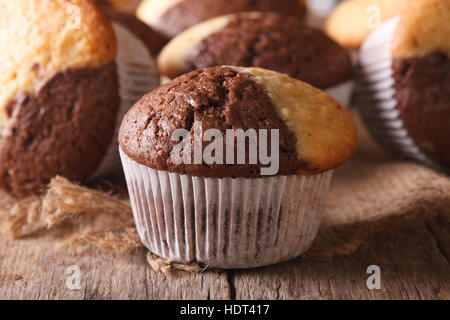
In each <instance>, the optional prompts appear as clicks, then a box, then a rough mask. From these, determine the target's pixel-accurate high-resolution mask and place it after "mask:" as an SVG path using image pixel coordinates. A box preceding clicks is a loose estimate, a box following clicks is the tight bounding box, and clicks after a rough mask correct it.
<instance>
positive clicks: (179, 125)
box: [119, 67, 357, 268]
mask: <svg viewBox="0 0 450 320" xmlns="http://www.w3.org/2000/svg"><path fill="white" fill-rule="evenodd" d="M239 132H240V133H241V135H240V137H241V138H242V139H240V138H239V137H237V138H236V134H237V135H238V136H239ZM180 134H181V135H180ZM179 138H181V141H180V139H179ZM235 138H236V139H235ZM356 139H357V137H356V129H355V126H354V124H353V122H352V120H351V118H350V115H349V114H348V112H347V111H346V110H345V108H343V107H342V106H340V105H339V104H338V103H337V102H336V101H335V100H334V99H333V98H331V97H330V96H328V95H327V94H326V93H325V92H323V91H321V90H319V89H316V88H314V87H312V86H310V85H309V84H306V83H304V82H301V81H299V80H295V79H293V78H290V77H289V76H287V75H283V74H280V73H277V72H273V71H269V70H265V69H259V68H242V67H211V68H206V69H199V70H196V71H192V72H190V73H187V74H185V75H182V76H180V77H178V78H176V79H174V80H172V81H171V82H169V83H167V84H165V85H162V86H161V87H159V88H157V89H155V90H153V91H152V92H150V93H149V94H148V95H146V96H145V97H144V98H143V99H142V100H141V101H139V102H138V103H137V104H136V105H135V106H134V107H133V108H132V109H131V110H130V111H129V112H128V113H127V115H126V116H125V117H124V120H123V122H122V125H121V128H120V132H119V144H120V148H121V157H122V163H123V167H124V171H125V176H126V179H127V185H128V190H129V192H130V199H131V204H132V208H133V213H134V217H135V221H136V226H137V229H138V231H139V234H140V236H141V240H142V242H143V243H144V244H145V245H146V246H147V247H148V248H149V249H150V250H151V251H152V252H153V253H155V254H157V255H159V256H162V257H165V258H169V259H172V260H174V261H180V262H185V263H188V262H197V263H202V264H205V265H209V266H211V267H218V268H250V267H257V266H264V265H268V264H273V263H277V262H281V261H285V260H288V259H291V258H295V257H297V256H299V255H300V254H301V253H303V252H304V251H305V250H306V249H307V248H308V247H309V246H310V245H311V243H312V241H313V239H314V237H315V235H316V234H317V231H318V228H319V225H320V220H321V212H322V209H323V206H324V204H325V199H326V196H327V192H328V187H329V183H330V180H331V177H332V173H333V170H332V169H334V168H336V167H338V166H340V165H341V164H343V163H344V162H345V161H346V160H347V159H348V158H349V157H350V156H351V155H352V153H353V152H354V150H355V147H356ZM238 141H240V143H239V142H238ZM213 149H214V150H213ZM199 150H200V151H199ZM220 150H225V152H221V151H220ZM198 152H200V153H198ZM198 154H199V155H200V157H197V155H198ZM269 154H270V156H269V157H268V158H266V156H268V155H269ZM180 159H183V161H180ZM239 159H241V160H239ZM198 160H199V161H198ZM266 160H269V161H266ZM274 163H276V165H274ZM273 168H275V170H273V171H270V173H269V172H267V171H266V170H267V169H273Z"/></svg>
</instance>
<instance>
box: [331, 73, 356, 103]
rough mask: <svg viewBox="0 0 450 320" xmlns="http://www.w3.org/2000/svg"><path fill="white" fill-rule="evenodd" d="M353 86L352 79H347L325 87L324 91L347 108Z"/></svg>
mask: <svg viewBox="0 0 450 320" xmlns="http://www.w3.org/2000/svg"><path fill="white" fill-rule="evenodd" d="M354 86H355V83H354V82H353V80H349V81H347V82H344V83H341V84H339V85H337V86H334V87H331V88H328V89H325V92H326V93H328V94H329V95H330V96H332V97H333V98H334V99H335V100H336V101H337V102H339V104H341V105H342V106H343V107H346V108H348V107H349V106H350V102H351V98H352V93H353V88H354Z"/></svg>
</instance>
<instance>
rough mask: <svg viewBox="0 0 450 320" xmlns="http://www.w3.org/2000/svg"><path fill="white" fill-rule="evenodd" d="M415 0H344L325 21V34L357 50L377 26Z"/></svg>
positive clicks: (342, 44) (344, 45)
mask: <svg viewBox="0 0 450 320" xmlns="http://www.w3.org/2000/svg"><path fill="white" fill-rule="evenodd" d="M413 1H415V0H345V1H342V3H340V4H339V5H338V6H337V7H336V8H335V9H334V11H333V12H332V13H331V15H330V16H329V17H328V19H327V20H326V24H325V31H326V33H327V34H328V35H329V36H330V37H331V38H333V39H334V40H335V41H336V42H338V43H339V44H340V45H341V46H343V47H345V48H349V49H358V48H359V47H360V46H361V44H362V43H363V41H364V40H365V39H366V38H367V36H368V35H369V34H370V33H371V32H372V31H373V30H375V29H376V27H378V25H379V24H381V23H383V22H385V21H387V20H389V19H390V18H392V17H394V16H396V15H398V14H400V13H401V12H402V11H403V10H404V9H405V8H406V6H407V5H408V4H409V3H411V2H413Z"/></svg>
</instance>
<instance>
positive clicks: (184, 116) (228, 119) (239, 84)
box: [119, 67, 356, 177]
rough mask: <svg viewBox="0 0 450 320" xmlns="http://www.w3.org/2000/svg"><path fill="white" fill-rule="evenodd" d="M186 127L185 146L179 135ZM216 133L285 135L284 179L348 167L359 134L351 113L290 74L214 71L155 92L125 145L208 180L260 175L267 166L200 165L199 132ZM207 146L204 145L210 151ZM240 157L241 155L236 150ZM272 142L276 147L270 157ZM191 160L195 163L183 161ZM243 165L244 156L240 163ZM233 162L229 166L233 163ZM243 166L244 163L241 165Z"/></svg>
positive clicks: (137, 110)
mask: <svg viewBox="0 0 450 320" xmlns="http://www.w3.org/2000/svg"><path fill="white" fill-rule="evenodd" d="M178 129H184V130H186V131H185V132H186V133H185V137H184V139H185V141H187V143H186V144H184V146H183V148H181V149H180V148H177V147H176V146H177V145H179V142H180V141H178V140H174V139H173V133H174V132H175V131H176V130H178ZM209 129H216V130H217V131H218V132H220V133H221V134H222V139H219V140H218V141H216V142H218V143H220V144H223V145H224V146H226V144H227V137H228V136H229V135H230V134H231V133H230V131H228V130H238V129H242V130H243V131H245V132H246V131H247V130H248V129H255V130H256V131H257V132H259V129H261V130H262V129H267V131H268V132H269V134H268V141H271V138H272V136H271V135H273V134H274V133H273V131H271V130H272V129H277V130H278V131H279V153H278V154H279V171H278V173H277V174H279V175H290V174H299V173H305V174H308V173H318V172H322V171H325V170H329V169H333V168H335V167H337V166H339V165H341V164H342V163H343V162H344V161H345V160H347V158H348V157H349V156H350V155H351V154H352V153H353V151H354V149H355V145H356V129H355V127H354V125H353V122H352V120H351V118H350V116H349V114H348V112H347V111H346V110H345V109H344V108H343V107H341V106H340V105H339V104H338V103H337V102H336V101H334V100H333V99H332V98H331V97H329V96H328V95H327V94H326V93H324V92H322V91H320V90H318V89H316V88H314V87H312V86H310V85H307V84H305V83H303V82H301V81H298V80H295V79H292V78H290V77H288V76H286V75H282V74H279V73H276V72H272V71H268V70H264V69H258V68H233V67H211V68H206V69H200V70H196V71H193V72H190V73H187V74H185V75H182V76H180V77H178V78H176V79H174V80H172V81H171V82H169V83H167V84H165V85H163V86H161V87H159V88H157V89H155V90H154V91H152V92H150V93H149V94H148V95H146V96H145V97H144V98H143V99H142V100H141V101H139V102H138V103H137V104H136V105H135V106H134V107H133V108H132V109H131V110H130V111H129V112H128V113H127V115H126V116H125V117H124V119H123V122H122V125H121V128H120V132H119V144H120V146H121V148H122V150H123V151H124V152H125V154H126V155H128V156H129V157H130V158H131V159H133V160H135V161H137V162H138V163H141V164H143V165H146V166H148V167H151V168H154V169H159V170H167V171H170V172H178V173H183V174H192V175H194V176H205V177H259V176H261V172H260V170H259V169H261V167H263V166H262V165H261V164H252V163H251V161H249V152H248V149H250V146H249V145H248V144H246V148H247V149H246V152H245V157H246V161H245V164H239V163H237V162H236V161H234V162H233V164H226V163H225V162H224V163H223V164H222V163H217V162H216V163H210V164H207V163H205V161H202V162H201V163H196V162H195V161H193V159H192V157H193V155H194V154H195V150H194V149H195V148H196V146H195V142H193V141H195V138H196V135H200V136H203V135H204V134H205V133H206V132H207V131H208V130H209ZM208 144H209V143H207V142H205V141H204V140H203V141H201V147H202V148H203V149H204V148H207V147H208ZM232 148H234V152H233V154H234V156H235V157H237V154H238V153H239V152H242V150H241V151H239V150H237V149H236V145H233V146H232ZM271 148H272V145H271V144H270V146H268V149H269V153H270V152H271V151H275V150H270V149H271ZM186 155H187V156H188V159H190V160H191V161H190V162H191V163H189V164H186V163H179V162H177V160H176V158H180V157H185V156H186ZM234 160H236V159H234ZM227 163H228V162H227ZM236 163H237V164H236Z"/></svg>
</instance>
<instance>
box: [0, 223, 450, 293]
mask: <svg viewBox="0 0 450 320" xmlns="http://www.w3.org/2000/svg"><path fill="white" fill-rule="evenodd" d="M449 239H450V228H449V223H448V220H447V219H445V218H443V217H440V218H438V220H436V222H432V223H428V224H426V225H425V224H420V225H418V226H417V227H414V228H408V229H406V230H403V231H401V232H400V231H399V232H390V233H387V234H386V233H385V234H378V235H377V236H373V237H372V238H370V240H369V241H367V242H366V243H365V244H363V245H362V246H361V247H360V248H359V249H358V250H357V251H356V252H355V253H354V254H352V255H350V256H348V257H340V258H337V259H335V260H334V261H333V262H320V261H312V260H306V259H297V260H295V261H292V262H288V263H284V264H280V265H276V266H273V267H267V268H261V269H256V270H246V271H230V272H220V273H217V272H213V271H207V272H204V273H201V274H192V273H187V272H182V271H177V272H172V273H169V274H165V273H161V272H155V271H154V270H153V269H152V268H151V267H150V266H149V265H148V264H147V263H146V261H145V255H146V252H145V251H144V250H138V251H137V252H135V253H133V254H119V253H114V252H110V251H104V250H94V251H92V250H85V251H82V250H81V251H80V250H73V249H70V250H68V249H67V248H66V249H64V248H63V249H54V245H53V242H54V239H52V238H51V237H47V238H45V239H42V238H41V239H28V240H10V239H8V238H7V237H0V299H104V300H110V299H138V300H140V299H449V298H450V291H449V284H450V278H449V276H450V268H449V262H448V249H449V246H448V245H449ZM374 264H375V265H379V266H380V268H381V277H382V278H381V279H382V289H381V290H368V289H367V286H366V280H367V278H368V277H369V275H368V274H366V269H367V267H368V266H369V265H374ZM71 265H77V266H79V267H80V269H81V290H78V291H72V290H69V289H68V288H67V287H66V280H67V278H68V277H69V276H70V275H69V274H66V270H67V268H68V267H69V266H71Z"/></svg>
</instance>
